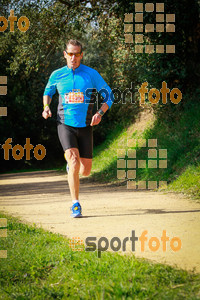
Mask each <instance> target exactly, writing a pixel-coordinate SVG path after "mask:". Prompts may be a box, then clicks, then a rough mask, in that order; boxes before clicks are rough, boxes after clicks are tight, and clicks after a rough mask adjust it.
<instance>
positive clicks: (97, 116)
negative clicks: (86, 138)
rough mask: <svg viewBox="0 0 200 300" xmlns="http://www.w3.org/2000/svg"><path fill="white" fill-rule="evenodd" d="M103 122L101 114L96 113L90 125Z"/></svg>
mask: <svg viewBox="0 0 200 300" xmlns="http://www.w3.org/2000/svg"><path fill="white" fill-rule="evenodd" d="M100 122H101V116H100V114H98V113H96V114H95V115H94V116H93V117H92V121H91V123H90V126H93V125H98V124H99V123H100Z"/></svg>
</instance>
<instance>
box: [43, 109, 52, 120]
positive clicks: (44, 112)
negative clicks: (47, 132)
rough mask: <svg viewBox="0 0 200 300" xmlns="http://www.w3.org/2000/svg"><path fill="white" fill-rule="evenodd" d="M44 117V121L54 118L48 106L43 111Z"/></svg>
mask: <svg viewBox="0 0 200 300" xmlns="http://www.w3.org/2000/svg"><path fill="white" fill-rule="evenodd" d="M42 116H43V118H44V119H48V118H49V117H51V116H52V113H51V110H50V108H49V107H48V106H46V107H45V109H44V110H43V112H42Z"/></svg>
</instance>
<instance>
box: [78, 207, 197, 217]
mask: <svg viewBox="0 0 200 300" xmlns="http://www.w3.org/2000/svg"><path fill="white" fill-rule="evenodd" d="M195 212H200V209H197V210H175V211H167V210H163V209H146V211H145V212H144V213H141V214H138V213H131V214H130V213H129V214H114V215H95V216H94V215H93V216H82V217H81V219H82V218H102V217H103V218H105V217H121V216H133V215H137V216H138V215H145V214H149V215H151V214H152V215H155V214H156V215H159V214H183V213H195Z"/></svg>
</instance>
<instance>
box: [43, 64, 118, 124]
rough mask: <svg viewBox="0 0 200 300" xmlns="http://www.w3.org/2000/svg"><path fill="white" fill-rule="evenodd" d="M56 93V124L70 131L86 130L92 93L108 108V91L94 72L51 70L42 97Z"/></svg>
mask: <svg viewBox="0 0 200 300" xmlns="http://www.w3.org/2000/svg"><path fill="white" fill-rule="evenodd" d="M56 89H57V90H58V93H59V95H60V96H59V104H58V114H57V120H58V121H59V122H61V123H63V124H66V125H69V126H72V127H86V126H88V125H90V122H91V120H92V109H93V106H94V101H92V97H91V96H92V90H93V91H95V90H94V89H96V90H97V92H100V93H102V96H103V97H104V100H103V102H106V103H107V104H108V106H109V108H110V107H111V105H112V103H113V99H114V98H113V94H112V95H111V92H112V90H111V88H110V87H109V86H108V84H107V83H106V82H105V80H104V79H103V78H102V77H101V75H100V74H99V73H98V72H97V71H96V70H94V69H92V68H90V67H87V66H85V65H83V64H80V66H79V67H78V68H76V69H75V70H73V69H69V68H68V66H65V67H63V68H60V69H58V70H55V71H54V72H53V73H52V74H51V76H50V78H49V81H48V83H47V85H46V88H45V91H44V96H45V95H48V96H49V97H51V99H52V97H53V95H54V94H55V93H56Z"/></svg>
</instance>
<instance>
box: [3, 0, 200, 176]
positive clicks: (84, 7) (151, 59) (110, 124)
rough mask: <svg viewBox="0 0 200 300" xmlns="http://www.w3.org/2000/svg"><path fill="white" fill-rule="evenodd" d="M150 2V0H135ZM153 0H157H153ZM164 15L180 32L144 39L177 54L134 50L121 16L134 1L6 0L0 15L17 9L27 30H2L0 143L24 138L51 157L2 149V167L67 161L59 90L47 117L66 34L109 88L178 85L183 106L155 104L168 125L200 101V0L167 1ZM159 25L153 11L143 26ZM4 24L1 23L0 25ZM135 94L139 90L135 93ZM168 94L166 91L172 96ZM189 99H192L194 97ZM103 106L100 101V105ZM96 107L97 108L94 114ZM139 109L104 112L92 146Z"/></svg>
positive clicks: (22, 141) (119, 106)
mask: <svg viewBox="0 0 200 300" xmlns="http://www.w3.org/2000/svg"><path fill="white" fill-rule="evenodd" d="M137 2H140V3H146V1H137ZM150 2H151V3H154V4H156V3H157V2H156V1H153V0H152V1H150ZM160 2H162V3H164V5H165V14H166V13H175V16H176V20H175V26H176V31H175V33H156V32H155V33H148V35H145V36H146V39H145V43H150V44H154V45H156V44H160V45H163V44H164V45H166V44H175V45H176V53H175V54H158V53H154V54H136V53H134V44H126V43H125V39H124V14H125V13H133V15H134V11H135V6H134V4H135V1H125V0H118V1H115V0H109V1H108V0H100V1H95V0H93V1H81V0H79V1H64V0H62V1H61V0H60V1H42V0H41V1H40V0H37V1H36V0H35V1H34V0H33V1H21V0H15V1H6V0H1V4H0V15H1V16H5V17H6V18H7V19H8V17H9V15H10V9H14V12H15V15H16V16H17V18H18V19H19V17H20V16H22V15H24V16H26V17H28V18H29V20H30V28H29V29H28V30H27V31H26V32H25V33H23V32H21V31H20V30H19V29H18V28H17V22H15V31H14V32H10V25H9V26H8V28H7V30H6V31H4V32H0V76H3V75H4V76H8V94H7V96H0V106H1V107H2V106H7V108H8V116H7V117H0V144H1V145H2V144H4V142H5V141H6V140H7V139H8V138H12V140H13V141H12V147H14V146H15V145H16V144H19V145H22V146H24V144H25V142H26V138H30V141H31V143H32V144H33V145H34V146H36V145H37V144H42V145H44V146H45V147H46V150H47V155H46V157H45V158H44V159H43V160H42V161H37V160H36V159H35V157H34V155H33V154H32V155H31V159H30V160H25V157H24V158H23V159H21V160H18V161H15V160H14V159H13V158H12V151H11V150H10V159H9V160H7V161H6V160H4V157H3V149H2V148H1V149H0V171H1V172H5V171H10V170H14V169H15V170H16V169H26V168H32V169H33V168H47V167H57V166H59V165H61V164H63V162H64V158H63V152H62V148H61V146H60V144H59V140H58V138H57V129H56V108H57V101H58V95H55V96H54V98H53V101H52V104H51V108H52V111H53V117H52V118H51V119H48V120H44V119H43V118H42V116H41V114H42V110H43V109H42V108H43V105H42V96H43V92H44V88H45V85H46V83H47V81H48V78H49V76H50V74H51V72H52V71H53V70H55V69H58V68H60V67H62V66H64V65H65V64H66V62H65V60H64V58H63V50H64V49H65V43H66V41H67V40H68V39H69V38H76V39H79V40H80V41H81V42H82V43H83V44H84V60H83V63H84V64H86V65H88V66H90V67H92V68H95V69H97V70H98V72H99V73H100V74H101V75H102V76H103V78H104V79H105V80H106V81H107V82H108V84H109V85H110V86H111V88H119V89H120V90H121V91H124V90H125V89H126V88H130V87H131V83H133V85H134V87H135V89H136V90H137V88H139V87H140V86H141V84H142V83H143V82H144V81H147V82H148V83H149V85H148V88H149V89H150V88H152V87H154V88H157V89H160V88H161V85H162V81H166V82H167V84H168V87H169V88H170V89H172V88H174V87H177V88H179V89H180V90H181V92H182V94H183V100H182V101H181V103H179V105H174V104H172V103H171V102H170V101H168V103H167V104H166V105H164V106H163V105H161V104H159V105H156V106H154V110H155V112H156V114H157V117H158V119H159V118H160V119H161V118H164V119H166V121H168V122H170V121H171V120H173V119H174V118H178V116H179V114H181V113H184V111H185V110H187V109H188V105H192V104H193V103H194V102H199V94H200V89H199V74H200V68H199V47H200V44H199V38H200V23H199V4H198V1H197V0H181V1H174V0H164V1H160ZM146 23H155V12H154V13H144V24H146ZM0 25H1V26H2V24H0ZM136 95H137V93H136ZM168 97H169V96H168ZM191 99H192V100H191ZM160 102H161V101H160ZM98 105H99V104H98ZM96 109H97V104H95V105H94V111H95V110H96ZM139 110H140V106H139V105H138V104H137V103H136V104H134V105H133V104H132V103H131V102H130V95H129V96H127V99H126V104H125V105H124V104H122V103H118V104H116V105H115V104H114V105H113V106H112V109H111V111H110V112H109V113H108V114H106V115H105V116H104V119H103V122H102V123H101V124H100V125H99V126H97V127H95V129H94V143H95V145H98V144H100V143H101V142H102V141H103V140H104V139H105V136H106V134H107V133H108V132H109V131H110V130H113V128H114V127H115V126H118V124H119V123H120V125H122V126H128V125H129V124H130V123H131V122H133V121H134V119H135V117H136V115H137V114H138V112H139Z"/></svg>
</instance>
